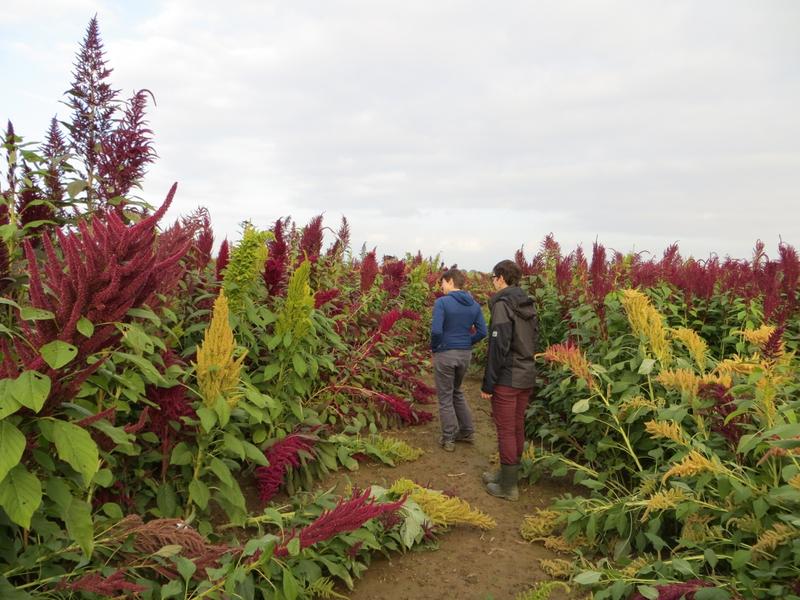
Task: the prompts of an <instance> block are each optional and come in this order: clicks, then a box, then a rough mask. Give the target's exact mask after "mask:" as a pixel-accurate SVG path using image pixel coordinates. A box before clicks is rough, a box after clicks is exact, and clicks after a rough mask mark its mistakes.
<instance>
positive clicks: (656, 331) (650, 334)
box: [621, 289, 672, 366]
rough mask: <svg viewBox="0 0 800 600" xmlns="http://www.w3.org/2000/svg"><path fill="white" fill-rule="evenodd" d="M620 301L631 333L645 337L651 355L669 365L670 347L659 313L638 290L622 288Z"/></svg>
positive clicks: (664, 364)
mask: <svg viewBox="0 0 800 600" xmlns="http://www.w3.org/2000/svg"><path fill="white" fill-rule="evenodd" d="M621 302H622V307H623V308H624V309H625V313H626V314H627V315H628V322H629V323H630V325H631V330H632V331H633V333H635V334H636V335H638V336H639V337H644V338H646V339H647V341H648V342H649V344H650V349H651V350H652V352H653V355H654V356H655V357H656V358H657V359H658V360H659V361H660V362H661V365H662V366H667V365H669V364H670V362H672V349H671V348H670V345H669V341H667V330H666V328H665V327H664V321H663V317H662V316H661V313H659V312H658V311H657V310H656V309H655V308H654V307H653V305H652V304H650V299H649V298H648V297H647V296H645V295H644V294H643V293H642V292H640V291H639V290H632V289H631V290H623V292H622V300H621Z"/></svg>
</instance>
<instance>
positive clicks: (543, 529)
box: [519, 508, 560, 542]
mask: <svg viewBox="0 0 800 600" xmlns="http://www.w3.org/2000/svg"><path fill="white" fill-rule="evenodd" d="M559 516H560V515H559V513H557V512H556V511H554V510H542V509H540V508H537V509H536V514H535V515H526V516H525V519H524V520H523V521H522V525H520V528H519V532H520V534H521V535H522V537H523V539H525V540H527V541H529V542H533V541H535V540H539V539H542V538H543V537H545V536H548V535H552V534H553V532H554V531H555V530H556V528H557V527H558V518H559Z"/></svg>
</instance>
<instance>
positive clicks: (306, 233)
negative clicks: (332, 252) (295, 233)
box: [299, 215, 322, 263]
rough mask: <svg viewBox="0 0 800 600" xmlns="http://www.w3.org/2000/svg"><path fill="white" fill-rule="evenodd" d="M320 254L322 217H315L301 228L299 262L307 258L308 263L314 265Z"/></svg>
mask: <svg viewBox="0 0 800 600" xmlns="http://www.w3.org/2000/svg"><path fill="white" fill-rule="evenodd" d="M321 252H322V215H317V216H316V217H314V218H313V219H311V220H310V221H309V222H308V225H306V226H305V227H304V228H303V235H302V236H301V237H300V257H299V259H300V260H303V259H304V258H307V259H308V261H309V262H311V263H315V262H317V261H318V260H319V255H320V253H321Z"/></svg>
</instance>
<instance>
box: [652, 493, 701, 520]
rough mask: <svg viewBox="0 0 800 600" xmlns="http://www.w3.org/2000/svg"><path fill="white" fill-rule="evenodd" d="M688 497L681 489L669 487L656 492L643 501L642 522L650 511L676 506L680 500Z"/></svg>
mask: <svg viewBox="0 0 800 600" xmlns="http://www.w3.org/2000/svg"><path fill="white" fill-rule="evenodd" d="M688 498H690V496H688V495H687V494H686V492H684V491H683V490H682V489H679V488H670V489H668V490H665V491H661V492H657V493H655V494H653V495H652V496H650V497H649V498H648V499H647V500H646V501H645V511H644V514H643V515H642V518H641V520H642V522H645V521H647V517H649V516H650V513H651V512H653V511H656V510H669V509H671V508H675V507H676V506H678V504H679V503H680V502H683V501H684V500H687V499H688Z"/></svg>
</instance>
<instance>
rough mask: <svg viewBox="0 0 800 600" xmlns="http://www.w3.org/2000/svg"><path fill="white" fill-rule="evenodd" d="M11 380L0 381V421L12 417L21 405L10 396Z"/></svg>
mask: <svg viewBox="0 0 800 600" xmlns="http://www.w3.org/2000/svg"><path fill="white" fill-rule="evenodd" d="M11 382H12V380H11V379H0V419H5V418H6V417H7V416H9V415H13V414H14V413H15V412H17V411H18V410H19V409H20V408H22V404H20V403H19V402H17V400H16V398H14V397H13V396H12V395H11V387H10V386H11Z"/></svg>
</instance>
